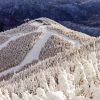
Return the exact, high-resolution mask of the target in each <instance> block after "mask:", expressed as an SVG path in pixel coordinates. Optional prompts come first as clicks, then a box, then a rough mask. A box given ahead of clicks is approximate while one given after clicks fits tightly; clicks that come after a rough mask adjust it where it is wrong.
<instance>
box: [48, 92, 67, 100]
mask: <svg viewBox="0 0 100 100" xmlns="http://www.w3.org/2000/svg"><path fill="white" fill-rule="evenodd" d="M47 100H66V97H65V95H64V94H63V93H62V92H61V91H56V92H51V91H49V92H48V93H47Z"/></svg>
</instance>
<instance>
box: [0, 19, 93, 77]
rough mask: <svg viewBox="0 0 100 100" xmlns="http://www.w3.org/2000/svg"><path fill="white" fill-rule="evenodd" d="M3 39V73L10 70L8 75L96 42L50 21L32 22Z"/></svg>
mask: <svg viewBox="0 0 100 100" xmlns="http://www.w3.org/2000/svg"><path fill="white" fill-rule="evenodd" d="M0 36H1V37H4V42H3V41H2V43H1V45H0V54H1V55H0V71H1V72H2V71H4V70H7V69H9V68H11V69H9V70H8V72H7V73H9V72H10V71H11V72H16V71H19V70H21V69H22V68H23V67H24V66H26V65H27V64H30V63H32V62H34V63H36V62H37V61H39V60H44V59H46V58H49V57H52V56H55V55H56V54H57V53H59V52H64V51H66V50H68V49H70V48H77V47H79V46H80V45H82V44H84V43H87V42H88V41H89V40H90V41H92V39H94V38H92V37H90V36H88V35H85V34H82V33H79V32H76V31H73V30H70V29H67V28H65V27H63V26H62V25H60V24H58V23H56V22H54V21H52V20H50V19H47V18H40V19H36V20H33V21H30V22H28V23H26V24H23V25H21V26H19V27H18V28H15V29H12V30H9V31H5V32H3V33H0ZM7 73H6V74H7ZM0 75H2V74H0Z"/></svg>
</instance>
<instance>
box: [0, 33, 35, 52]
mask: <svg viewBox="0 0 100 100" xmlns="http://www.w3.org/2000/svg"><path fill="white" fill-rule="evenodd" d="M30 33H32V32H29V33H26V34H24V33H20V34H19V35H15V36H13V37H11V38H9V39H8V40H7V41H6V42H4V43H2V44H1V45H0V50H1V49H3V48H5V47H7V45H8V44H9V43H10V42H11V41H16V39H18V38H20V37H23V36H25V35H28V34H30ZM33 33H34V32H33Z"/></svg>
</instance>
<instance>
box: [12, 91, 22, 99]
mask: <svg viewBox="0 0 100 100" xmlns="http://www.w3.org/2000/svg"><path fill="white" fill-rule="evenodd" d="M12 100H21V98H19V97H18V95H17V94H15V93H12Z"/></svg>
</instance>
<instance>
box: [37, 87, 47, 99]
mask: <svg viewBox="0 0 100 100" xmlns="http://www.w3.org/2000/svg"><path fill="white" fill-rule="evenodd" d="M36 93H37V96H39V97H40V98H42V99H43V100H46V99H47V96H46V94H45V91H44V89H42V88H38V89H37V90H36Z"/></svg>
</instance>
